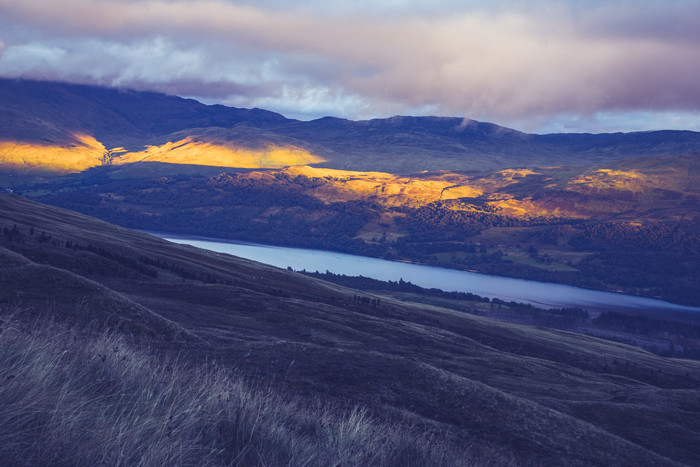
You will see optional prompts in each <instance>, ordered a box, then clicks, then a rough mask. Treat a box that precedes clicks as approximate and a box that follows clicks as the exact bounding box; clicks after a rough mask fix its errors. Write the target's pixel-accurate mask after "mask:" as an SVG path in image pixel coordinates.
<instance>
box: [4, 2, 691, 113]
mask: <svg viewBox="0 0 700 467" xmlns="http://www.w3.org/2000/svg"><path fill="white" fill-rule="evenodd" d="M377 3H380V2H369V1H363V2H359V3H349V2H340V1H337V0H335V1H331V2H329V3H328V4H327V6H326V7H324V8H322V9H319V8H317V7H316V6H315V2H311V1H302V2H294V4H293V6H290V4H289V2H280V1H272V0H268V1H266V2H245V3H244V2H229V1H224V0H196V1H184V0H171V1H166V0H145V1H138V2H137V1H118V0H63V1H60V2H45V1H43V0H23V1H22V2H16V1H8V0H0V16H5V17H6V18H8V21H9V22H11V23H12V24H13V25H15V28H14V29H10V34H11V37H10V36H7V33H5V37H4V39H5V41H6V43H7V44H6V48H5V50H4V53H2V55H1V56H0V75H4V76H28V77H43V78H47V77H48V78H52V79H71V80H79V81H81V82H98V83H101V84H110V85H118V86H136V87H139V88H144V89H148V88H151V89H157V90H165V91H168V92H172V93H177V94H185V95H189V96H199V97H207V98H209V99H213V100H215V99H219V100H221V101H225V102H229V103H231V102H235V103H236V104H237V105H241V106H261V107H264V106H273V107H272V108H274V109H277V110H281V109H283V108H284V109H289V110H293V109H295V108H296V109H298V110H297V112H300V113H307V114H314V113H321V112H322V113H326V111H327V113H332V114H336V115H344V116H349V117H369V116H376V115H387V114H390V113H410V112H413V113H418V112H431V113H439V114H443V115H467V116H470V117H473V118H481V119H491V120H494V121H497V122H504V121H526V120H527V119H528V118H532V119H542V118H555V117H556V116H557V115H564V114H566V115H581V116H584V117H585V116H592V115H596V114H598V113H600V112H608V113H614V112H649V111H652V112H669V111H685V112H686V113H687V112H691V113H692V112H696V111H699V110H700V87H698V86H697V76H700V46H698V44H700V29H698V28H697V27H696V25H697V24H698V22H700V6H698V4H697V2H694V1H685V0H676V1H669V2H664V4H663V5H659V4H658V2H652V1H650V0H640V1H636V2H631V1H624V0H621V1H613V2H596V1H591V2H585V3H582V2H578V3H573V2H572V3H571V4H567V3H563V2H554V1H540V2H528V5H527V6H528V9H527V10H525V9H524V7H523V6H522V5H521V4H520V3H517V2H508V1H501V2H456V1H452V2H443V3H431V5H432V8H431V9H429V10H430V11H429V12H428V11H427V10H428V9H426V8H425V7H420V5H421V4H420V2H413V1H393V2H381V3H382V6H381V7H380V8H377V7H376V6H373V5H375V4H377ZM465 5H466V6H465ZM582 5H584V6H582ZM86 18H89V19H90V20H86ZM13 31H14V32H13ZM18 31H19V32H18Z"/></svg>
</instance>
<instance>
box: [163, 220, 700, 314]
mask: <svg viewBox="0 0 700 467" xmlns="http://www.w3.org/2000/svg"><path fill="white" fill-rule="evenodd" d="M155 235H158V236H160V237H163V238H165V239H166V240H170V241H172V242H175V243H184V244H188V245H192V246H196V247H199V248H205V249H208V250H212V251H216V252H219V253H228V254H231V255H235V256H240V257H242V258H247V259H251V260H253V261H259V262H261V263H265V264H270V265H273V266H277V267H280V268H287V267H291V268H292V269H294V270H297V271H300V270H303V269H305V270H307V271H311V272H313V271H319V272H326V271H330V272H332V273H335V274H345V275H347V276H365V277H371V278H373V279H380V280H391V281H398V280H399V279H403V280H404V281H408V282H412V283H414V284H416V285H419V286H421V287H426V288H432V287H435V288H439V289H442V290H446V291H459V292H470V293H473V294H477V295H481V296H484V297H489V298H500V299H502V300H506V301H517V302H524V303H530V304H532V305H535V306H540V307H568V306H577V307H582V308H588V309H606V308H616V309H633V310H640V309H646V310H652V309H653V310H658V311H663V310H668V311H686V312H698V311H700V308H695V307H689V306H683V305H676V304H673V303H668V302H664V301H662V300H655V299H652V298H644V297H636V296H633V295H624V294H617V293H612V292H602V291H598V290H589V289H581V288H578V287H572V286H568V285H561V284H552V283H547V282H536V281H527V280H523V279H512V278H508V277H499V276H490V275H487V274H478V273H473V272H467V271H456V270H453V269H445V268H437V267H432V266H423V265H419V264H410V263H400V262H395V261H387V260H383V259H377V258H368V257H364V256H355V255H348V254H344V253H336V252H332V251H322V250H307V249H301V248H288V247H278V246H269V245H259V244H250V243H237V242H232V241H226V240H216V239H206V240H205V239H201V238H193V237H184V236H175V235H172V234H164V233H156V234H155Z"/></svg>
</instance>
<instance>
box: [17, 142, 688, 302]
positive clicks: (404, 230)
mask: <svg viewBox="0 0 700 467" xmlns="http://www.w3.org/2000/svg"><path fill="white" fill-rule="evenodd" d="M699 162H700V158H699V156H698V154H690V155H679V156H665V157H647V158H635V159H627V160H625V161H616V162H613V163H610V164H605V165H597V166H589V167H580V166H577V167H533V168H515V169H502V170H496V171H485V170H484V171H481V172H478V173H471V172H470V173H464V172H448V171H431V172H425V173H416V174H410V175H396V174H391V173H386V172H378V171H368V172H360V171H348V170H342V171H341V170H334V169H323V168H317V167H309V166H294V167H287V168H284V169H277V170H271V169H270V170H242V169H237V170H230V171H226V172H222V171H220V169H219V170H217V168H215V167H207V168H204V167H201V166H174V165H172V164H156V163H140V164H128V165H123V166H113V167H102V168H94V169H92V170H89V171H86V172H83V173H80V174H75V175H70V176H65V177H62V178H58V179H55V180H54V181H53V182H49V183H39V184H31V185H24V186H21V185H20V186H15V188H16V189H19V190H20V191H21V192H22V193H24V194H25V195H26V196H30V197H32V198H34V199H36V200H38V201H41V202H45V203H48V204H53V205H57V206H61V207H65V208H68V209H72V210H75V211H79V212H82V213H85V214H89V215H93V216H96V217H99V218H101V219H104V220H107V221H109V222H114V223H116V224H119V225H122V226H126V227H131V228H139V229H144V230H155V231H163V232H179V233H185V234H191V235H205V236H210V237H218V238H229V239H236V240H248V241H256V242H263V243H270V244H276V245H291V246H301V247H308V248H321V249H330V250H336V251H345V252H349V253H354V254H360V255H366V256H375V257H383V258H387V259H399V260H405V261H412V262H420V263H427V264H431V265H435V266H442V267H449V268H454V269H465V270H476V271H479V272H484V273H489V274H496V275H503V276H511V277H520V278H525V279H533V280H540V281H548V282H562V283H567V284H573V285H578V286H584V287H591V288H597V289H603V290H612V291H624V292H626V293H631V294H637V295H645V296H650V297H660V298H663V299H665V300H669V301H673V302H679V303H684V304H691V305H700V282H699V281H700V269H698V268H700V194H699V193H698V188H697V187H698V186H700V163H699Z"/></svg>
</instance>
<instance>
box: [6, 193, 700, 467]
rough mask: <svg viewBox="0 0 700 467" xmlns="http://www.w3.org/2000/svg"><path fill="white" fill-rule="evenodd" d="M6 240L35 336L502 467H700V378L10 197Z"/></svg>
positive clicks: (9, 277)
mask: <svg viewBox="0 0 700 467" xmlns="http://www.w3.org/2000/svg"><path fill="white" fill-rule="evenodd" d="M0 229H2V232H3V233H2V235H0V242H1V246H2V252H3V258H4V259H3V264H6V267H5V268H3V269H4V273H3V275H2V276H1V277H0V300H2V301H4V302H6V307H5V308H9V309H17V307H20V308H21V309H22V310H26V311H25V312H24V314H23V315H22V316H18V319H20V320H21V321H22V322H26V321H27V320H29V321H31V320H30V317H31V316H32V315H34V314H36V313H49V314H51V315H53V316H55V319H56V320H57V321H58V322H59V323H63V322H65V323H81V324H80V325H81V326H82V325H84V324H89V325H90V326H93V327H96V328H97V329H100V328H106V327H108V328H110V329H115V330H117V332H119V333H120V335H123V336H128V339H131V340H132V341H133V342H134V343H135V345H137V346H150V347H152V348H153V349H154V350H153V352H155V355H156V356H157V358H166V357H167V355H172V354H171V352H173V351H174V352H178V353H179V354H180V355H183V356H185V359H186V360H187V361H188V362H191V363H192V364H193V365H199V364H201V362H202V361H203V360H207V361H211V360H212V359H213V360H215V361H218V362H220V363H221V365H223V366H224V367H226V368H237V369H238V371H240V372H242V373H243V374H247V375H254V380H255V381H257V382H259V383H260V384H263V385H269V387H270V388H273V389H274V391H275V392H278V391H281V390H283V392H284V393H285V394H294V395H296V396H298V397H301V398H303V399H304V400H308V399H307V398H311V399H314V398H318V397H321V398H323V399H324V400H326V403H328V404H341V406H342V407H355V406H357V407H359V408H360V410H366V411H367V414H368V416H370V418H372V419H373V420H387V422H388V423H390V424H399V425H406V424H408V425H411V426H413V429H415V430H417V431H416V432H415V433H417V434H416V436H419V435H418V434H420V436H428V437H429V436H437V434H440V438H441V439H444V440H445V443H446V444H447V445H448V446H456V449H462V450H466V451H470V452H475V453H476V455H477V456H482V457H483V458H485V459H486V460H488V459H487V458H488V456H490V454H489V453H494V452H495V453H499V454H498V456H502V457H499V458H500V459H505V460H508V459H510V458H514V459H517V463H519V464H533V463H534V464H548V465H564V464H608V465H609V464H616V465H650V464H655V465H677V464H678V463H681V464H689V465H690V464H694V463H696V462H697V459H698V456H699V455H700V452H698V448H697V444H696V443H695V440H696V439H697V437H698V435H700V422H699V421H698V420H699V419H698V417H697V413H698V411H699V410H700V406H698V403H697V401H698V400H700V399H699V398H698V396H699V395H700V392H699V391H700V364H699V363H698V362H693V361H686V360H675V359H668V358H662V357H658V356H655V355H652V354H650V353H648V352H645V351H642V350H640V349H637V348H634V347H629V346H626V345H623V344H616V343H611V342H608V341H603V340H598V339H594V338H589V337H586V336H580V335H574V334H570V333H566V332H560V331H553V330H545V329H537V328H531V327H527V326H519V325H515V324H509V323H499V322H495V321H492V320H489V319H486V318H482V317H479V316H473V315H468V314H465V313H461V312H459V311H456V310H449V309H445V308H440V307H437V306H434V305H421V304H407V303H404V302H400V301H398V300H394V299H391V298H387V297H381V298H380V297H377V296H375V295H371V294H366V293H363V292H358V291H355V290H352V289H347V288H344V287H342V286H338V285H334V284H330V283H327V282H323V281H320V280H316V279H313V278H309V277H305V276H302V275H299V274H296V273H292V272H289V271H284V270H279V269H276V268H272V267H267V266H264V265H261V264H256V263H253V262H250V261H246V260H242V259H238V258H234V257H231V256H227V255H221V254H215V253H211V252H206V251H201V250H198V249H195V248H191V247H185V246H180V245H175V244H171V243H168V242H165V241H162V240H159V239H157V238H154V237H151V236H148V235H145V234H141V233H137V232H133V231H129V230H126V229H122V228H119V227H115V226H113V225H110V224H106V223H104V222H101V221H98V220H96V219H93V218H89V217H87V216H84V215H80V214H76V213H73V212H70V211H65V210H61V209H57V208H53V207H49V206H45V205H41V204H38V203H34V202H31V201H28V200H26V199H23V198H20V197H16V196H11V195H2V196H0ZM35 272H36V273H37V275H36V276H35ZM67 278H70V280H68V279H67ZM38 284H55V287H54V288H53V289H48V291H47V289H46V288H45V287H41V286H39V285H38ZM100 291H101V292H100ZM121 306H123V307H124V310H125V311H124V313H123V315H122V314H121V312H120V307H121ZM141 317H143V324H141V319H142V318H141ZM12 327H16V326H14V325H13V326H12ZM139 328H140V329H139ZM9 335H11V334H10V333H8V332H7V331H5V332H3V333H2V334H0V337H2V338H3V339H5V338H6V337H7V336H9ZM132 335H133V337H131V336H132ZM28 345H29V344H22V345H21V346H28ZM130 345H131V344H130ZM120 348H121V346H120ZM120 352H121V351H120ZM114 353H117V354H119V352H114ZM66 355H68V354H66ZM119 355H121V354H119ZM81 358H82V357H81ZM109 358H112V357H109ZM26 361H27V362H28V361H29V360H26ZM97 363H99V362H97ZM61 364H63V361H61ZM35 367H36V365H34V364H29V363H27V364H25V365H23V368H35ZM195 367H196V368H199V367H197V366H195ZM121 368H122V370H124V371H126V370H127V369H128V368H130V366H127V367H121ZM122 370H120V371H122ZM13 371H14V370H13ZM156 376H157V375H156ZM113 378H114V379H113V380H110V383H109V385H110V387H114V386H112V384H113V383H114V384H116V385H117V386H116V387H121V386H119V385H121V384H122V382H123V381H126V382H128V378H127V376H126V375H124V374H122V373H118V372H117V374H116V375H115V376H113ZM68 380H69V381H70V378H69V379H68ZM124 384H126V383H124ZM148 384H151V383H148ZM196 387H198V386H197V385H195V386H194V388H196ZM194 388H193V390H194ZM282 388H284V389H282ZM116 394H119V391H117V392H116ZM209 394H211V393H209ZM106 397H112V395H110V394H107V395H106ZM188 397H189V396H188ZM196 397H200V396H196ZM201 397H208V396H206V395H203V396H201ZM275 397H276V396H275ZM202 405H203V406H206V404H202ZM165 407H166V408H167V405H166V406H165ZM217 407H218V408H217ZM159 410H160V409H159ZM202 410H205V408H203V409H202ZM206 410H209V409H206ZM213 410H214V412H215V413H218V412H216V411H218V410H223V409H221V406H215V407H214V409H213ZM227 410H228V409H227ZM165 412H166V413H167V410H166V411H165ZM332 418H333V419H334V420H336V421H337V425H335V426H342V425H343V423H344V422H343V420H344V419H343V418H342V417H341V418H340V419H337V418H336V416H335V415H334V416H333V417H332ZM350 419H352V416H350ZM107 420H109V419H107ZM109 423H111V422H108V423H107V424H108V425H109ZM289 423H290V425H293V426H296V425H297V423H298V422H296V421H290V422H289ZM333 423H334V424H335V423H336V422H333ZM372 423H374V422H372ZM46 426H49V427H58V426H61V425H60V424H59V425H50V424H49V425H46ZM75 429H76V430H77V431H78V432H80V430H79V429H78V428H75ZM402 429H403V428H402ZM50 431H52V432H53V428H51V429H50ZM161 433H162V431H161ZM412 433H414V432H412ZM85 435H87V433H85ZM183 436H185V435H183ZM200 436H201V435H200ZM183 439H184V438H183ZM312 439H313V438H312ZM421 439H422V438H421ZM195 447H196V446H195ZM200 447H201V446H200ZM197 449H199V448H198V447H197ZM473 449H476V451H473ZM323 452H324V451H323V448H322V447H321V448H319V449H318V455H319V456H320V455H322V454H321V453H323ZM446 452H447V451H446ZM259 454H260V455H261V456H262V455H264V454H265V453H264V452H261V453H259ZM465 455H466V454H465ZM389 457H391V455H390V456H389ZM469 458H473V457H469ZM257 459H258V460H259V461H260V462H263V461H264V460H265V458H264V457H259V458H257ZM481 460H483V459H480V461H479V463H481ZM387 463H391V462H390V461H387Z"/></svg>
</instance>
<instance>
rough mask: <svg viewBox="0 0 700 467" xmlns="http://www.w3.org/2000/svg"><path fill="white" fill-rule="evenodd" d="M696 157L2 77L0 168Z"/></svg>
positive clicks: (489, 127)
mask: <svg viewBox="0 0 700 467" xmlns="http://www.w3.org/2000/svg"><path fill="white" fill-rule="evenodd" d="M697 152H700V134H698V133H694V132H688V131H656V132H642V133H627V134H621V133H620V134H602V135H589V134H558V135H533V134H525V133H522V132H519V131H516V130H512V129H508V128H504V127H500V126H498V125H495V124H492V123H484V122H477V121H474V120H468V119H464V118H443V117H405V116H396V117H392V118H386V119H375V120H367V121H351V120H344V119H339V118H333V117H326V118H321V119H318V120H313V121H308V122H304V121H297V120H290V119H287V118H285V117H283V116H281V115H279V114H276V113H273V112H269V111H265V110H261V109H252V110H248V109H238V108H233V107H225V106H221V105H210V106H208V105H204V104H201V103H199V102H196V101H194V100H191V99H182V98H179V97H174V96H166V95H163V94H157V93H151V92H137V91H132V90H123V89H108V88H100V87H92V86H84V85H74V84H65V83H52V82H40V81H28V80H10V79H0V165H3V166H5V167H9V168H12V169H15V170H16V169H31V170H35V171H36V170H43V171H49V172H59V173H64V172H77V171H81V170H84V169H86V168H89V167H94V166H100V165H105V164H123V163H129V162H136V161H149V162H168V163H176V164H194V165H208V166H219V167H237V168H281V167H285V166H289V165H304V164H315V165H316V166H318V167H325V168H333V169H340V170H355V171H381V172H390V173H397V174H405V173H410V172H418V171H423V170H430V171H433V170H448V171H465V170H485V169H486V170H499V169H507V168H514V167H543V166H544V167H546V166H560V165H592V164H604V163H608V162H612V161H615V160H620V159H625V158H629V157H641V156H666V155H678V154H689V153H697Z"/></svg>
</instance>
